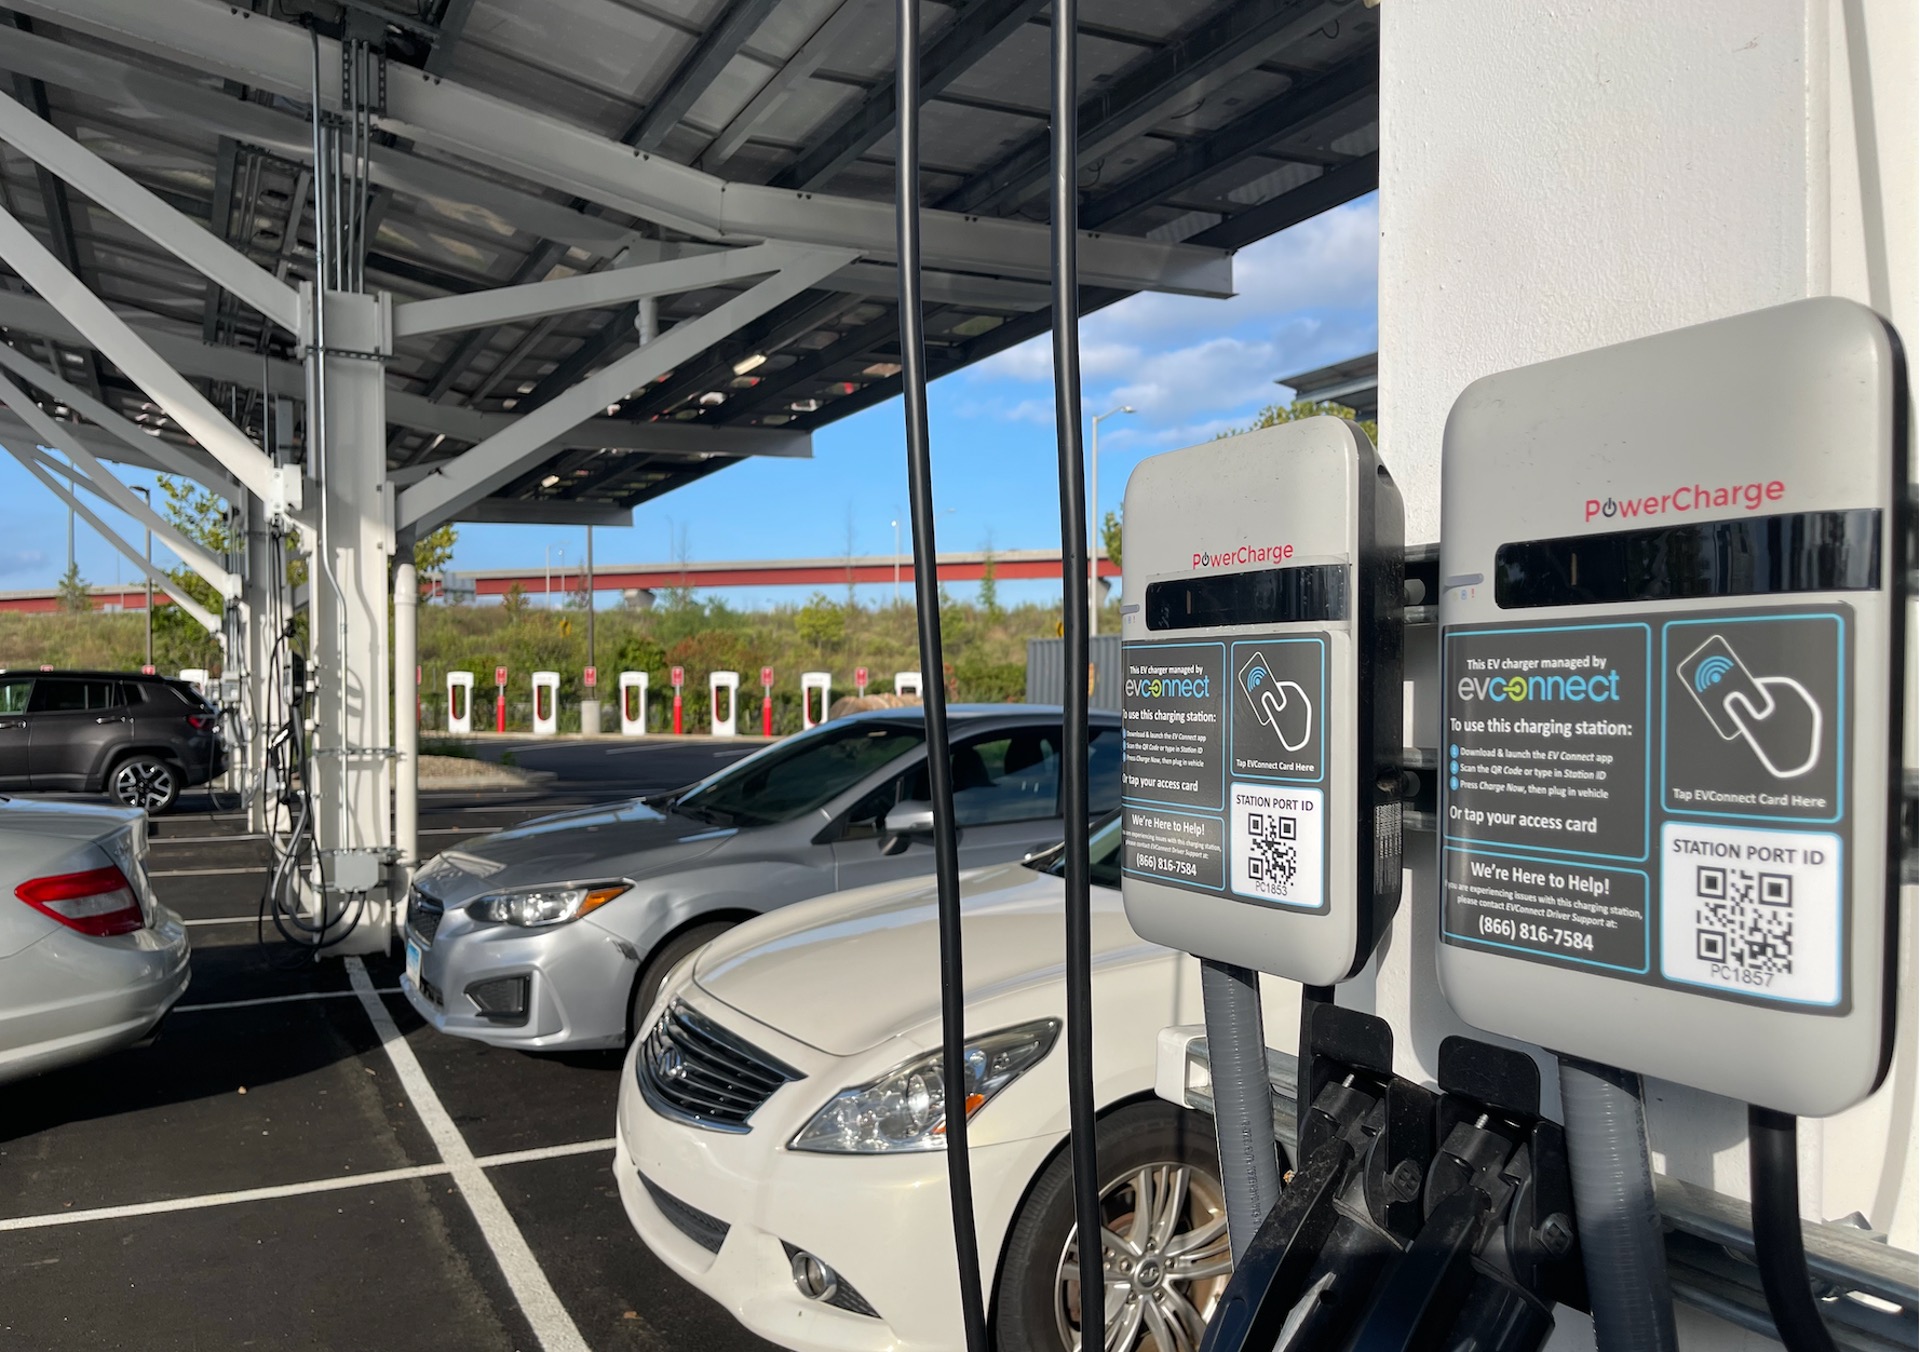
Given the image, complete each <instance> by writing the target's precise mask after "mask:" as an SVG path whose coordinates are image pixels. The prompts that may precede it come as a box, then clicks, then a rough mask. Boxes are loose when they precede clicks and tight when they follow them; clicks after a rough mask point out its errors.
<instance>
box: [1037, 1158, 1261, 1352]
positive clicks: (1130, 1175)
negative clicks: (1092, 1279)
mask: <svg viewBox="0 0 1920 1352" xmlns="http://www.w3.org/2000/svg"><path fill="white" fill-rule="evenodd" d="M1100 1212H1101V1215H1102V1217H1103V1218H1104V1221H1105V1226H1104V1228H1103V1230H1102V1233H1101V1266H1102V1268H1104V1269H1105V1272H1106V1326H1107V1338H1106V1349H1107V1352H1132V1350H1133V1349H1139V1350H1140V1352H1193V1349H1195V1348H1198V1347H1199V1346H1200V1339H1201V1336H1202V1335H1203V1334H1204V1333H1205V1331H1206V1325H1207V1319H1208V1317H1209V1316H1210V1315H1211V1314H1212V1313H1213V1308H1214V1306H1215V1305H1216V1304H1218V1303H1219V1300H1220V1296H1221V1293H1222V1292H1224V1291H1225V1290H1226V1287H1227V1279H1228V1277H1229V1276H1230V1275H1231V1274H1232V1272H1233V1254H1232V1250H1231V1249H1230V1248H1229V1246H1228V1240H1227V1204H1226V1198H1225V1196H1224V1194H1223V1192H1222V1190H1221V1187H1220V1180H1219V1179H1218V1178H1216V1177H1215V1176H1214V1175H1212V1174H1211V1173H1208V1172H1207V1171H1206V1170H1204V1169H1199V1168H1195V1167H1194V1166H1192V1165H1191V1164H1186V1163H1181V1162H1179V1161H1177V1160H1166V1161H1158V1162H1153V1163H1149V1164H1145V1165H1142V1166H1139V1167H1137V1168H1134V1169H1131V1170H1129V1171H1127V1172H1126V1173H1124V1174H1123V1175H1122V1176H1121V1177H1119V1178H1116V1179H1113V1180H1111V1181H1109V1182H1108V1183H1107V1184H1106V1185H1105V1186H1104V1187H1103V1188H1102V1190H1101V1194H1100ZM1077 1236H1078V1231H1077V1229H1076V1231H1075V1232H1074V1233H1072V1234H1069V1236H1068V1237H1067V1245H1066V1249H1065V1250H1064V1251H1063V1252H1062V1253H1061V1255H1060V1264H1059V1268H1058V1277H1057V1280H1056V1282H1055V1298H1054V1318H1055V1322H1056V1323H1057V1325H1058V1328H1059V1331H1060V1346H1061V1348H1062V1349H1063V1352H1072V1349H1075V1348H1077V1347H1079V1345H1080V1341H1079V1340H1080V1308H1081V1304H1080V1246H1079V1243H1078V1237H1077Z"/></svg>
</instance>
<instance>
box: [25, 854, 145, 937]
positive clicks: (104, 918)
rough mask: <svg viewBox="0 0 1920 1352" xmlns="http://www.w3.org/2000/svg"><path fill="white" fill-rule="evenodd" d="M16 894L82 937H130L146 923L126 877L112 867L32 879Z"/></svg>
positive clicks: (137, 899)
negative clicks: (85, 935)
mask: <svg viewBox="0 0 1920 1352" xmlns="http://www.w3.org/2000/svg"><path fill="white" fill-rule="evenodd" d="M13 895H14V896H16V897H18V898H20V900H22V901H24V902H26V903H27V905H29V906H31V907H33V909H34V910H36V911H39V912H40V913H41V914H42V915H48V916H52V917H53V918H54V919H55V920H58V921H59V922H60V923H61V924H63V925H65V926H66V927H67V928H68V929H74V930H79V931H80V932H81V933H82V934H97V935H101V936H103V937H104V936H106V935H110V934H131V933H132V932H133V931H134V930H137V929H139V928H140V927H141V926H143V925H145V924H146V923H147V918H146V916H144V915H143V914H141V911H140V899H139V898H138V897H136V896H135V895H134V894H133V886H132V884H130V883H129V882H128V881H127V875H126V874H124V873H122V872H121V871H120V870H119V869H117V868H114V867H113V866H112V865H108V866H107V867H106V868H90V869H87V870H86V871H85V872H84V873H56V874H54V875H53V876H52V877H49V878H31V879H29V880H27V881H26V882H24V883H21V884H20V886H18V887H16V888H14V889H13Z"/></svg>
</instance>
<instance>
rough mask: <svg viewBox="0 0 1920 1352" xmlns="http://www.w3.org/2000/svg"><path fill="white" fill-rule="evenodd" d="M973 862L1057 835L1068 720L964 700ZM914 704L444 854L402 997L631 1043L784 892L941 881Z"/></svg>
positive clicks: (553, 1036) (508, 1033)
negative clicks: (657, 1002)
mask: <svg viewBox="0 0 1920 1352" xmlns="http://www.w3.org/2000/svg"><path fill="white" fill-rule="evenodd" d="M950 712H951V721H950V726H949V735H950V741H951V744H952V752H953V759H952V763H953V778H954V812H955V818H956V821H957V822H958V825H959V832H960V836H959V846H960V864H961V867H962V868H979V867H983V866H985V865H989V864H999V863H1005V862H1008V861H1010V860H1016V859H1019V858H1021V857H1022V856H1024V855H1026V854H1028V853H1030V852H1031V851H1033V850H1036V849H1040V848H1042V847H1044V846H1047V845H1051V844H1053V843H1054V842H1055V841H1057V840H1058V839H1059V838H1060V835H1061V815H1060V814H1061V808H1060V761H1061V748H1062V741H1063V739H1062V732H1061V713H1060V710H1059V709H1058V708H1057V707H1056V708H1049V707H1044V706H1031V705H1005V704H997V705H962V706H956V707H955V708H954V709H952V710H951V711H950ZM1091 722H1092V727H1091V733H1092V741H1091V745H1090V750H1089V766H1088V769H1089V774H1090V789H1091V793H1090V799H1091V801H1090V803H1089V806H1090V808H1091V812H1092V815H1093V816H1094V817H1095V818H1096V819H1097V818H1099V817H1102V816H1104V815H1105V814H1107V813H1109V812H1111V811H1113V810H1114V809H1115V808H1117V807H1118V806H1119V802H1120V718H1119V715H1118V714H1117V713H1113V712H1107V711H1099V710H1096V711H1095V712H1094V714H1093V716H1092V720H1091ZM932 827H933V818H932V809H931V806H930V803H929V794H928V791H927V758H926V730H925V725H924V722H923V719H922V715H921V712H920V710H919V709H917V708H910V709H883V710H875V711H873V712H870V713H863V714H855V715H853V716H851V717H848V718H841V719H835V720H833V721H832V722H829V723H824V724H822V725H821V726H819V727H817V728H814V729H813V730H812V731H810V732H805V733H801V734H800V735H799V736H796V737H790V738H788V739H786V740H785V741H782V742H776V743H775V744H773V745H772V746H769V747H767V748H766V749H764V750H762V751H760V752H757V753H756V754H754V755H752V756H749V757H747V758H746V759H744V760H741V761H739V762H737V763H736V764H734V765H731V766H729V767H728V768H726V769H724V770H722V771H720V772H719V773H717V774H715V775H713V776H711V777H709V778H707V779H704V780H702V781H701V782H700V783H698V784H695V785H694V786H692V787H691V788H689V789H685V790H682V791H680V792H678V793H670V794H661V795H658V796H655V797H649V798H641V799H634V800H631V801H628V802H622V803H613V804H608V805H606V806H601V807H593V808H585V809H582V810H580V811H576V812H568V813H563V814H560V815H556V816H552V817H545V818H541V819H539V820H537V821H532V822H528V823H527V824H525V825H524V826H521V827H518V828H516V829H514V830H511V831H503V832H500V833H499V834H497V835H492V836H487V837H485V838H483V839H481V840H477V841H473V842H470V843H468V844H466V845H463V846H461V847H460V848H458V849H456V850H449V851H446V852H445V853H443V854H440V855H438V856H436V857H435V858H434V859H433V860H431V861H430V862H429V863H428V864H426V865H425V866H424V867H423V868H422V869H421V870H420V872H419V874H418V875H417V877H416V878H415V881H414V887H413V891H412V894H411V896H410V897H409V898H408V905H407V920H406V948H407V952H406V957H407V966H406V974H405V976H404V977H403V978H402V980H401V988H402V989H403V990H404V991H405V992H406V995H407V999H408V1000H409V1001H410V1002H412V1004H413V1007H414V1008H415V1009H416V1010H418V1011H419V1013H420V1014H421V1016H422V1017H423V1018H425V1019H426V1020H427V1021H428V1022H429V1023H431V1024H433V1025H434V1027H436V1028H439V1029H440V1030H442V1031H443V1032H448V1033H454V1034H457V1035H459V1036H461V1037H470V1038H475V1039H477V1040H479V1041H481V1042H489V1043H493V1044H495V1045H496V1046H502V1047H520V1048H524V1049H527V1050H543V1051H544V1050H555V1049H563V1048H564V1049H568V1050H587V1049H591V1048H606V1047H620V1046H624V1045H625V1044H626V1042H627V1041H628V1039H629V1038H631V1037H632V1036H633V1033H634V1029H635V1024H636V1019H637V1018H638V1017H639V1016H642V1015H644V1014H645V1012H646V1010H647V1009H648V1007H649V1006H650V1005H651V1004H652V1003H653V997H654V994H655V993H656V992H657V991H658V990H659V988H660V983H661V982H662V980H664V979H665V977H666V974H667V973H668V972H669V971H671V970H672V969H673V968H674V967H675V966H677V965H678V964H679V962H680V961H681V959H683V958H684V957H686V956H687V955H688V954H689V953H692V952H693V951H694V950H695V949H697V948H699V947H701V946H702V945H704V944H705V943H706V942H707V941H708V940H710V939H712V938H713V937H714V936H715V935H717V934H720V933H721V932H723V931H725V930H727V929H729V928H731V927H732V926H734V925H736V924H738V923H740V922H741V921H742V920H746V919H749V918H750V917H752V916H755V915H759V914H761V913H762V912H764V911H770V910H772V909H774V908H775V907H778V906H784V905H786V904H788V903H789V902H795V901H802V900H805V899H806V898H808V897H817V896H820V895H823V894H824V893H828V892H834V891H840V890H844V889H846V888H851V887H864V886H866V885H868V884H870V883H881V882H889V881H892V880H894V879H900V878H911V877H914V876H916V875H918V874H924V873H928V872H930V871H931V870H932V867H933V848H932V841H933V833H932Z"/></svg>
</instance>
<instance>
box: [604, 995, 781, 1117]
mask: <svg viewBox="0 0 1920 1352" xmlns="http://www.w3.org/2000/svg"><path fill="white" fill-rule="evenodd" d="M634 1076H635V1078H636V1079H637V1080H638V1081H639V1082H640V1092H641V1094H642V1095H643V1096H644V1097H645V1098H646V1100H647V1102H648V1103H649V1104H650V1105H652V1107H653V1110H654V1111H655V1112H657V1113H660V1114H661V1115H662V1116H665V1117H673V1118H678V1119H679V1120H680V1121H682V1122H690V1123H692V1124H693V1125H694V1126H698V1127H706V1128H708V1129H709V1130H711V1131H734V1132H744V1131H748V1130H750V1128H749V1127H748V1125H747V1119H748V1118H750V1117H752V1116H753V1114H754V1112H755V1110H756V1109H758V1108H759V1107H760V1105H761V1104H763V1103H765V1102H766V1101H767V1100H768V1099H769V1098H771V1097H772V1096H773V1091H774V1090H776V1089H778V1088H779V1087H780V1086H781V1085H783V1084H786V1083H788V1082H789V1081H792V1080H798V1079H801V1078H803V1077H802V1076H801V1074H800V1072H799V1071H797V1070H795V1069H794V1068H793V1067H791V1066H788V1065H784V1064H782V1063H781V1062H780V1061H777V1060H775V1059H774V1058H773V1057H771V1056H769V1055H767V1054H766V1053H765V1052H763V1051H761V1050H759V1049H758V1048H756V1047H752V1046H749V1045H748V1044H747V1043H745V1042H742V1041H741V1040H740V1039H739V1038H737V1037H735V1036H734V1035H733V1034H731V1033H729V1032H727V1031H726V1030H725V1029H723V1028H721V1027H719V1026H718V1025H716V1024H715V1023H713V1022H712V1021H711V1020H709V1019H706V1018H703V1017H701V1016H700V1015H699V1014H696V1013H694V1012H693V1011H692V1010H691V1009H688V1008H687V1006H686V1005H684V1004H682V1003H681V1002H680V1001H678V1000H676V1001H674V1002H673V1003H672V1004H671V1005H669V1006H667V1009H666V1012H665V1013H663V1014H662V1015H661V1016H660V1021H659V1022H658V1023H656V1024H654V1026H653V1031H651V1032H650V1033H648V1034H647V1041H646V1045H645V1046H643V1047H642V1048H641V1049H640V1055H639V1056H638V1057H636V1058H634Z"/></svg>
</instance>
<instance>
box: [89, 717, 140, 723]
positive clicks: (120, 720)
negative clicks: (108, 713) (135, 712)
mask: <svg viewBox="0 0 1920 1352" xmlns="http://www.w3.org/2000/svg"><path fill="white" fill-rule="evenodd" d="M93 721H94V722H96V723H131V722H133V720H132V719H131V718H96V719H94V720H93Z"/></svg>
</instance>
